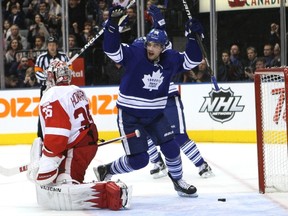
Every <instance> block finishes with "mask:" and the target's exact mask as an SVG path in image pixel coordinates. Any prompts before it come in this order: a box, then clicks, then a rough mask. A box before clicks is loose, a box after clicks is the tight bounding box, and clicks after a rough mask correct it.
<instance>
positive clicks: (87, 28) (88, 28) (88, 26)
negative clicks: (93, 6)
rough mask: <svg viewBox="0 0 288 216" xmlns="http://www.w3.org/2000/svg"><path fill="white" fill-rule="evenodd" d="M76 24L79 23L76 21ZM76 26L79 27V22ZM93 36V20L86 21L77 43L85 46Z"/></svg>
mask: <svg viewBox="0 0 288 216" xmlns="http://www.w3.org/2000/svg"><path fill="white" fill-rule="evenodd" d="M75 24H77V23H75ZM75 24H74V26H75ZM76 28H78V24H77V26H76ZM75 30H76V29H75ZM76 31H77V32H78V30H76ZM91 36H92V37H93V36H94V32H93V26H92V22H89V21H86V22H85V23H84V29H83V31H82V32H80V34H79V41H77V43H78V44H79V46H80V47H83V46H84V45H85V44H86V43H87V42H88V41H89V40H88V38H91Z"/></svg>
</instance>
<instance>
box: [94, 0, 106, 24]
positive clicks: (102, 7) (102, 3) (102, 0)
mask: <svg viewBox="0 0 288 216" xmlns="http://www.w3.org/2000/svg"><path fill="white" fill-rule="evenodd" d="M107 10H108V11H109V4H107V2H106V0H98V7H97V12H96V17H95V20H96V23H95V24H96V25H97V26H102V23H103V22H104V20H103V13H104V11H107Z"/></svg>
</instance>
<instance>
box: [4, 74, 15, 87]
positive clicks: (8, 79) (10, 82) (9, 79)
mask: <svg viewBox="0 0 288 216" xmlns="http://www.w3.org/2000/svg"><path fill="white" fill-rule="evenodd" d="M17 87H18V78H17V77H16V76H15V75H13V74H12V75H7V76H5V88H17Z"/></svg>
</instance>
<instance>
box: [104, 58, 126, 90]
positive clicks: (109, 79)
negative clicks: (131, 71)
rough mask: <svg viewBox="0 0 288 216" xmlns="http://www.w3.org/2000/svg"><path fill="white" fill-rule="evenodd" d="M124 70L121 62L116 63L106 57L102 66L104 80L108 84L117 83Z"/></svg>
mask: <svg viewBox="0 0 288 216" xmlns="http://www.w3.org/2000/svg"><path fill="white" fill-rule="evenodd" d="M124 72H125V69H124V67H123V66H122V65H121V64H117V63H115V62H114V61H112V60H111V59H107V63H106V65H105V66H104V82H105V84H108V85H119V84H120V81H121V78H122V76H123V74H124Z"/></svg>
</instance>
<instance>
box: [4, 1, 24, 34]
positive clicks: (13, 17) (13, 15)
mask: <svg viewBox="0 0 288 216" xmlns="http://www.w3.org/2000/svg"><path fill="white" fill-rule="evenodd" d="M19 7H20V6H17V5H16V4H14V5H12V6H11V9H10V10H11V11H10V14H9V16H8V17H7V19H8V20H9V22H10V23H11V24H12V25H13V24H16V25H17V26H18V27H19V28H20V29H25V28H26V23H25V14H24V12H23V11H22V10H20V9H19Z"/></svg>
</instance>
